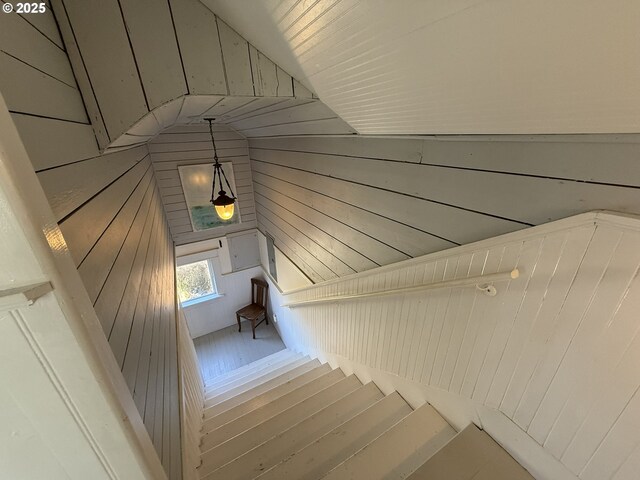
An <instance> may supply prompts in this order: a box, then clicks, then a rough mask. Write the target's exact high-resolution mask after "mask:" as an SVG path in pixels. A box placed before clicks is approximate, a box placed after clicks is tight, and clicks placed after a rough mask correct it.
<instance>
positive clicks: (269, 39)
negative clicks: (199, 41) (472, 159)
mask: <svg viewBox="0 0 640 480" xmlns="http://www.w3.org/2000/svg"><path fill="white" fill-rule="evenodd" d="M201 1H202V2H203V3H204V4H206V5H207V6H208V7H209V8H210V9H211V10H212V11H214V12H215V13H216V15H219V16H220V17H221V18H223V19H224V20H225V21H226V22H229V23H230V24H232V25H233V26H234V28H236V29H237V30H238V32H239V33H240V34H241V35H244V36H245V38H247V40H249V41H250V42H252V43H254V44H255V45H258V46H260V47H261V48H262V49H263V50H264V52H265V54H266V55H268V56H269V57H270V58H271V59H273V60H274V61H275V62H277V63H278V64H279V65H280V66H282V67H283V68H285V69H286V70H287V71H288V72H289V73H291V74H292V75H294V76H295V77H296V78H298V79H299V80H300V81H301V82H303V83H304V84H305V85H306V86H307V87H309V88H313V90H314V91H315V92H316V93H317V94H318V95H319V97H320V98H321V99H322V100H323V101H324V102H325V103H326V104H327V105H328V106H329V107H330V108H331V109H333V110H334V111H335V112H336V113H337V114H338V115H340V117H342V118H343V119H344V120H345V121H346V122H347V123H349V125H351V126H352V127H353V128H355V129H356V130H358V131H359V132H360V133H363V134H465V133H467V134H488V133H504V134H514V133H527V134H529V133H637V132H639V131H640V119H639V117H638V115H637V112H638V110H639V109H640V95H638V90H637V85H638V83H639V82H640V60H639V59H640V56H638V41H637V25H638V22H639V21H640V2H637V1H636V0H619V1H616V2H597V1H589V2H584V1H582V0H567V1H563V2H557V1H555V0H540V1H536V2H522V1H519V2H516V1H495V0H494V1H487V0H453V1H452V0H429V1H426V0H403V1H402V2H397V1H372V0H327V1H325V0H319V1H306V0H255V1H253V2H251V8H246V4H245V2H238V1H235V0H201ZM594 32H597V35H595V34H594Z"/></svg>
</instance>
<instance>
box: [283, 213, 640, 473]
mask: <svg viewBox="0 0 640 480" xmlns="http://www.w3.org/2000/svg"><path fill="white" fill-rule="evenodd" d="M638 245H640V218H638V217H635V218H631V217H621V216H614V215H607V214H584V215H580V216H576V217H571V218H568V219H566V220H561V221H557V222H553V223H550V224H548V225H542V226H539V227H534V228H531V229H526V230H522V231H520V232H515V233H511V234H508V235H504V236H502V237H498V238H493V239H489V240H485V241H481V242H478V243H474V244H471V245H465V246H462V247H457V248H455V249H452V250H449V251H446V252H439V253H434V254H431V255H426V256H424V257H421V258H417V259H414V260H409V261H407V262H404V263H400V264H396V265H392V266H391V265H390V266H388V267H382V268H380V269H376V270H372V271H371V272H368V273H365V274H358V275H355V276H352V277H349V278H345V279H338V280H334V281H331V282H328V283H326V284H323V285H319V286H313V287H308V288H305V289H302V290H300V291H299V292H291V293H290V294H288V295H282V294H279V293H278V292H277V290H276V289H275V288H274V289H273V291H274V295H272V297H271V301H272V307H273V310H274V311H275V312H276V313H277V315H278V319H279V321H278V323H277V326H278V329H279V331H280V334H281V336H282V338H283V340H284V342H285V343H286V345H287V347H289V348H293V349H295V350H298V351H302V352H306V353H310V354H312V355H317V356H320V357H322V358H328V359H330V360H332V361H333V362H337V363H342V364H343V365H345V366H346V368H347V370H349V369H355V370H359V371H360V372H362V374H363V375H364V376H365V377H366V376H367V375H373V376H375V375H376V372H382V373H385V372H386V374H387V376H386V377H384V378H382V380H381V382H382V384H385V382H387V383H390V384H395V385H396V387H399V388H400V393H402V394H403V395H406V396H407V398H412V400H413V401H414V402H416V401H417V402H419V401H425V400H427V401H429V402H431V403H433V404H434V406H436V408H438V409H439V410H440V411H441V412H442V413H444V415H445V416H447V417H448V418H450V419H452V420H453V421H454V424H457V425H463V424H464V423H465V422H466V423H468V422H469V421H475V422H476V423H478V424H481V425H483V426H484V428H485V429H487V430H488V432H489V433H490V434H492V435H493V436H494V437H495V438H497V439H498V440H499V441H501V442H502V443H503V444H505V445H506V448H507V449H508V450H509V451H510V452H511V453H512V454H513V455H514V456H515V457H516V458H518V460H519V461H520V462H521V463H522V464H523V465H525V467H527V468H528V469H529V470H530V471H531V472H532V473H533V474H534V476H536V478H540V479H549V480H551V479H554V480H557V479H559V478H563V479H564V478H567V479H568V478H576V477H578V478H580V479H584V480H602V479H612V478H614V479H616V480H627V479H628V480H632V479H635V478H637V471H638V465H640V464H639V461H640V434H639V433H638V432H640V428H638V427H639V425H640V394H639V393H638V392H639V391H640V379H639V378H638V375H637V372H638V368H639V367H638V366H639V365H640V363H639V362H640V343H639V342H640V333H639V332H640V330H639V329H638V322H637V312H638V308H639V306H640V276H639V275H638V272H639V268H640V249H638ZM515 267H518V268H519V269H520V270H521V276H520V278H518V279H516V280H510V281H500V282H497V283H495V286H496V287H497V289H498V295H497V296H496V297H488V296H485V295H484V294H482V293H480V292H479V291H477V290H475V289H474V288H473V287H471V288H455V289H441V290H434V291H430V292H423V293H414V294H405V295H398V296H395V297H385V298H378V299H376V298H368V299H362V300H355V301H349V302H344V303H337V304H336V303H332V304H320V305H308V306H300V307H298V308H294V309H289V308H283V307H281V306H280V305H281V304H282V303H284V302H291V301H297V300H312V299H320V298H323V297H325V296H331V295H338V294H339V295H343V294H345V295H348V294H354V293H365V292H371V291H377V290H382V289H392V288H398V287H403V286H412V285H420V284H425V283H431V282H437V281H441V280H448V279H454V278H455V279H458V278H465V277H471V276H476V275H480V274H485V273H494V272H502V271H510V270H511V269H513V268H515ZM389 374H391V375H389ZM385 379H386V380H385ZM394 379H396V380H394ZM403 382H404V383H403ZM403 385H404V386H403ZM412 385H414V386H415V385H417V386H418V387H419V388H418V390H416V389H415V388H414V387H412ZM403 388H405V391H404V392H403ZM420 388H422V389H421V390H420ZM416 392H417V393H416ZM536 445H537V446H536ZM554 459H555V460H554Z"/></svg>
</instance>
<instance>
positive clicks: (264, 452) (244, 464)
mask: <svg viewBox="0 0 640 480" xmlns="http://www.w3.org/2000/svg"><path fill="white" fill-rule="evenodd" d="M382 398H383V394H382V393H381V392H380V390H379V389H378V387H376V385H375V384H374V383H373V382H369V383H368V384H366V385H364V386H362V387H360V388H358V389H357V390H355V391H353V392H351V393H348V394H347V395H345V396H343V397H342V398H340V399H338V400H336V401H335V402H333V403H331V404H330V405H328V406H326V407H325V408H323V409H322V410H320V411H318V412H316V413H314V414H312V415H311V416H309V417H307V418H305V419H304V420H302V421H301V422H300V423H297V424H296V425H294V426H292V427H291V428H289V429H287V430H285V431H283V432H280V433H278V434H277V435H275V436H272V437H271V438H270V439H269V440H267V441H266V442H264V443H262V444H260V445H258V446H257V447H255V448H254V449H252V450H249V451H245V450H246V448H245V446H244V445H239V446H237V447H236V449H235V450H232V451H229V452H228V453H227V454H226V455H225V456H222V455H220V456H219V457H218V459H219V463H222V462H224V461H225V460H226V459H233V460H232V461H230V462H229V463H227V464H226V465H224V466H222V467H220V468H219V469H218V470H216V471H215V472H213V474H211V476H207V477H205V478H206V479H207V480H244V479H247V478H253V477H255V476H257V475H260V474H261V473H262V472H264V471H265V470H267V469H269V468H271V467H273V466H274V465H276V464H277V463H279V462H280V461H281V460H282V459H283V458H285V457H286V456H287V455H290V454H291V453H295V452H297V451H299V450H301V449H303V448H304V447H306V446H307V445H308V444H310V443H311V442H313V441H314V440H317V439H318V438H320V437H322V436H323V435H325V434H326V433H328V432H330V431H331V430H333V429H334V428H336V427H338V426H339V425H341V424H343V423H344V422H346V421H348V420H349V419H351V418H353V417H354V416H355V415H358V414H359V413H360V412H362V411H364V410H366V409H367V408H369V407H370V406H372V405H373V404H375V403H376V402H377V401H379V400H380V399H382ZM227 443H230V442H227ZM224 445H227V444H226V443H225V444H223V445H221V447H223V446H224ZM238 452H242V453H243V454H242V455H241V456H239V457H236V455H237V453H238Z"/></svg>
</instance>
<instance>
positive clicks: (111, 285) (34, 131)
mask: <svg viewBox="0 0 640 480" xmlns="http://www.w3.org/2000/svg"><path fill="white" fill-rule="evenodd" d="M55 3H56V11H58V12H60V13H61V14H62V15H63V16H65V15H66V14H65V13H64V11H65V7H67V9H69V10H70V12H71V13H70V15H71V16H72V17H73V18H77V17H80V18H82V17H83V16H85V15H86V14H88V12H89V8H90V6H87V5H84V4H83V5H79V4H77V3H74V2H66V3H64V4H62V2H55ZM60 9H62V10H60ZM93 11H95V12H96V13H98V14H99V17H100V18H99V22H98V23H100V25H99V26H97V27H96V28H95V29H93V28H92V27H91V22H90V21H87V22H84V21H83V22H82V23H83V25H82V26H81V27H79V28H78V29H77V30H76V29H74V32H75V34H76V35H78V37H77V38H76V39H73V40H72V42H71V43H70V50H69V54H70V55H71V56H72V57H74V58H75V59H76V60H81V59H80V55H85V54H86V53H87V49H89V51H91V50H92V49H93V50H94V51H95V52H96V53H97V54H99V55H101V58H100V63H101V64H100V65H97V64H96V63H95V62H97V61H98V59H97V58H96V57H94V58H93V61H94V63H91V62H89V63H88V64H86V67H87V69H88V71H89V76H90V77H91V74H92V72H95V71H96V69H97V70H98V71H101V69H102V71H104V69H105V68H106V69H108V71H109V72H110V74H112V75H115V76H116V77H117V76H118V75H125V73H126V72H125V70H126V69H127V68H128V67H127V65H129V67H131V65H132V64H128V63H127V61H128V60H127V58H128V57H126V56H125V57H123V59H122V60H123V61H122V62H120V61H119V60H120V59H118V61H112V62H109V61H108V58H110V57H109V55H116V56H117V54H116V53H114V52H115V50H114V49H117V48H116V47H117V45H116V44H117V42H118V39H120V41H122V42H126V46H127V48H129V42H128V40H127V35H128V34H127V32H126V30H125V27H124V24H123V23H122V17H121V13H120V8H119V6H118V5H117V4H112V3H109V5H107V4H100V5H99V6H98V5H95V10H93ZM52 15H53V13H52V11H51V10H50V9H47V13H46V14H45V15H44V16H45V17H51V18H50V21H53V17H52ZM64 18H66V17H64ZM94 18H97V17H94ZM114 18H115V20H117V21H115V23H114V22H113V21H110V20H109V19H111V20H113V19H114ZM103 21H105V22H107V23H108V25H107V23H102V22H103ZM0 22H1V23H0V31H1V33H0V35H2V36H1V37H0V42H1V44H0V47H1V49H2V50H3V51H4V52H7V53H9V54H10V55H12V57H9V58H15V59H16V61H18V60H19V61H20V62H22V67H20V68H14V67H15V65H13V64H12V63H9V64H7V65H6V66H8V68H7V69H6V70H5V69H3V72H4V73H6V74H7V75H6V76H4V75H3V81H2V82H0V91H1V92H2V94H3V95H5V94H6V95H7V96H8V97H9V98H10V101H9V105H11V108H12V109H14V108H15V110H12V111H11V115H12V120H13V123H14V125H15V128H17V130H18V133H19V134H20V137H21V140H22V142H23V143H24V145H25V148H26V150H27V153H28V154H29V159H28V160H25V162H24V164H23V166H22V168H23V169H24V170H25V172H33V170H36V171H37V172H38V175H39V176H38V178H39V180H40V184H41V186H42V188H43V189H44V192H45V194H46V196H47V198H48V201H49V205H50V208H51V210H52V211H53V215H54V217H53V219H54V223H53V224H54V225H55V224H56V222H58V224H59V226H60V227H59V230H58V229H57V228H58V227H57V226H56V232H55V234H56V235H57V236H58V237H59V238H58V240H56V241H57V243H58V244H60V245H63V246H64V250H65V252H68V253H69V254H70V255H71V257H72V258H73V259H74V261H75V266H76V267H77V270H76V271H74V275H77V274H78V273H79V274H80V278H81V279H82V282H83V284H84V290H83V291H84V293H83V294H84V295H87V296H88V301H89V302H91V303H93V306H94V308H95V312H96V314H97V316H98V318H99V320H100V323H101V324H102V329H103V332H102V333H101V335H103V336H106V338H108V339H109V343H110V346H111V350H112V352H113V355H114V356H115V359H116V360H115V362H116V365H118V366H119V367H120V368H121V369H122V368H124V372H123V373H124V375H125V380H126V385H127V386H128V387H129V390H130V394H132V395H133V397H134V400H135V406H136V407H137V409H138V411H139V412H140V416H141V417H143V419H144V423H145V426H146V427H147V431H148V433H149V436H150V437H151V438H152V440H153V443H154V445H155V447H156V450H157V453H158V455H159V456H160V457H161V458H162V459H163V462H164V466H165V468H166V471H167V474H168V475H169V476H171V477H172V478H176V475H178V474H179V472H180V469H181V467H180V433H179V431H180V425H179V415H178V409H179V399H178V378H177V377H178V372H177V360H176V358H177V357H176V355H177V352H176V330H175V328H176V327H175V323H174V322H175V313H174V307H175V300H174V298H173V285H174V281H173V276H174V262H173V244H172V242H171V239H170V237H169V232H168V226H167V224H166V220H165V218H164V212H163V209H162V203H161V202H160V197H159V194H158V193H157V187H156V183H155V179H154V176H153V173H154V172H153V169H152V168H151V163H150V159H149V157H148V151H147V147H146V146H143V147H138V148H134V149H131V150H126V151H121V152H118V153H113V154H110V155H103V156H100V155H99V152H98V146H97V143H96V135H94V131H93V129H92V128H91V126H90V125H89V121H88V119H87V118H86V113H85V112H84V107H82V105H81V98H80V92H79V91H78V90H77V89H76V84H75V81H74V79H73V75H71V76H70V75H69V73H71V67H70V64H69V59H68V58H67V56H66V54H65V52H64V50H62V49H61V48H60V47H59V46H57V45H56V44H55V42H52V40H51V39H50V38H49V37H48V36H45V34H44V33H43V32H42V31H41V30H39V29H36V28H35V27H34V25H33V24H31V23H29V22H27V21H26V20H25V19H23V18H22V17H20V16H19V15H17V14H5V15H3V16H2V17H1V18H0ZM41 22H43V24H44V23H45V22H46V20H45V19H43V20H42V21H41ZM118 22H119V23H118ZM118 25H120V26H121V30H118ZM5 27H6V28H5ZM61 29H62V31H63V35H64V32H66V33H67V34H69V33H71V30H70V27H69V25H68V24H67V23H66V22H64V21H63V22H62V23H61ZM113 29H115V30H113ZM112 34H113V35H115V34H117V35H116V36H115V37H114V38H116V40H114V42H115V43H111V42H109V41H108V40H105V38H104V37H105V36H106V37H109V36H111V35H112ZM118 35H119V36H118ZM76 40H77V43H76ZM76 50H78V51H76ZM76 54H77V55H76ZM2 55H3V56H2V58H3V60H2V61H5V60H6V59H5V58H4V56H5V55H6V54H5V53H3V54H2ZM105 58H107V63H104V61H105ZM131 61H133V60H131ZM108 63H113V64H114V65H116V66H115V67H114V68H111V67H110V66H109V65H108ZM83 68H84V67H83ZM123 69H124V70H123ZM133 70H134V71H135V66H133ZM77 71H78V72H79V76H78V78H79V81H80V80H82V82H84V81H85V80H84V78H85V76H86V72H85V75H84V76H83V75H82V72H83V70H77ZM137 75H138V74H137V72H135V79H134V80H135V82H138V84H139V79H137ZM131 78H132V77H130V78H129V79H128V80H127V79H123V82H120V81H117V82H112V83H110V84H109V85H100V84H95V83H92V85H93V87H94V88H97V89H98V90H99V91H104V93H105V94H106V95H107V97H108V96H110V95H115V93H113V92H114V90H113V89H120V90H119V93H118V94H117V95H116V96H117V98H116V99H110V101H111V100H114V101H113V102H111V103H110V106H113V107H114V108H116V109H118V108H119V107H118V102H124V103H127V108H128V109H129V108H131V109H132V110H127V112H130V111H134V112H135V111H137V110H136V107H135V104H136V102H135V100H132V99H131V97H130V95H129V93H130V91H129V90H130V87H131V86H132V85H134V83H135V82H133V83H132V80H131ZM92 80H93V79H92ZM124 80H126V81H124ZM82 82H81V85H82ZM101 88H103V90H100V89H101ZM25 89H28V90H33V93H31V96H32V98H33V99H34V100H37V99H41V100H43V99H45V98H49V100H48V101H44V100H43V101H37V102H36V101H33V100H31V99H29V98H28V97H27V95H26V93H25V92H26V90H25ZM133 90H135V88H133ZM85 93H86V92H85ZM143 100H144V99H143ZM60 102H63V103H64V105H61V103H60ZM87 105H88V107H89V108H88V111H89V113H90V116H92V121H94V120H95V118H94V114H95V113H96V111H95V110H93V108H92V103H91V102H88V103H87ZM101 107H103V105H101ZM179 110H180V108H179V106H178V108H177V112H176V113H175V115H176V116H177V113H178V112H179ZM145 111H148V110H147V108H146V106H145ZM162 112H165V110H162ZM104 113H105V112H104V111H102V114H104ZM127 115H128V114H127ZM127 115H125V116H124V117H122V118H117V119H115V120H114V118H113V117H108V118H106V121H107V125H109V126H110V128H111V127H112V126H113V121H116V123H117V122H119V121H121V120H122V121H124V120H125V119H126V118H128V117H127ZM135 115H137V113H136V114H135ZM135 115H134V116H135ZM174 119H175V117H174ZM174 119H171V120H170V121H171V122H173V121H174ZM134 120H135V119H134ZM110 122H111V123H110ZM95 125H96V134H98V136H100V135H101V134H100V132H101V128H102V127H101V126H100V125H99V124H98V123H95ZM128 126H130V124H128V123H127V127H128ZM29 161H30V162H31V165H29ZM48 228H50V227H48ZM151 240H153V241H151ZM89 308H91V307H89ZM91 311H93V310H91ZM108 355H109V356H110V357H109V358H111V352H108ZM120 381H122V379H120ZM156 476H158V475H156Z"/></svg>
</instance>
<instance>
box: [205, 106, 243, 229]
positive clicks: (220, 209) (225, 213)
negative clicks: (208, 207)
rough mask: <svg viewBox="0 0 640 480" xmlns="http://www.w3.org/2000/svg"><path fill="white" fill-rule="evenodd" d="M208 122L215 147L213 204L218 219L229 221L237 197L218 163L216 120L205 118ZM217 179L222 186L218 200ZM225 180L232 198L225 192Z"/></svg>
mask: <svg viewBox="0 0 640 480" xmlns="http://www.w3.org/2000/svg"><path fill="white" fill-rule="evenodd" d="M205 120H206V121H207V122H209V133H211V143H212V145H213V161H214V163H213V183H212V185H211V203H213V206H214V207H215V209H216V213H217V214H218V217H220V218H221V219H222V220H229V219H231V217H233V212H234V209H235V203H236V196H235V195H234V193H233V189H232V188H231V185H229V180H227V176H226V175H225V174H224V170H223V169H222V165H220V162H219V161H218V152H217V151H216V141H215V139H214V138H213V121H214V120H215V118H205ZM216 178H217V179H218V183H219V184H220V190H219V191H218V197H217V198H216ZM223 178H224V181H225V183H226V184H227V187H228V188H229V192H230V193H231V196H229V195H227V192H225V191H224V186H223V185H222V179H223Z"/></svg>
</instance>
